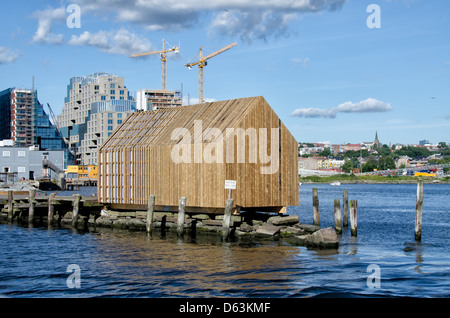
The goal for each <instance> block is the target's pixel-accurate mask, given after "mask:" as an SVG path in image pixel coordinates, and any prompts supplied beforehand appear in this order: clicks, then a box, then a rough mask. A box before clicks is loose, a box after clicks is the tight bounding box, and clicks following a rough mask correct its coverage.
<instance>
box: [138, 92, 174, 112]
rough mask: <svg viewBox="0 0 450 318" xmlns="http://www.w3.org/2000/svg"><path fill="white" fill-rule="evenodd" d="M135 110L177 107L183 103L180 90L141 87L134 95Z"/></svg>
mask: <svg viewBox="0 0 450 318" xmlns="http://www.w3.org/2000/svg"><path fill="white" fill-rule="evenodd" d="M136 103H137V105H136V108H137V110H143V111H147V110H156V109H161V108H170V107H177V106H181V105H182V104H183V100H182V96H181V91H164V90H148V89H141V90H138V91H137V96H136Z"/></svg>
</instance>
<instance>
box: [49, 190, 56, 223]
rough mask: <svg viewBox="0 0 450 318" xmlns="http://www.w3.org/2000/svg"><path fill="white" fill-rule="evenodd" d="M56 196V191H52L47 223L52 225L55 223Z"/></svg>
mask: <svg viewBox="0 0 450 318" xmlns="http://www.w3.org/2000/svg"><path fill="white" fill-rule="evenodd" d="M55 196H56V193H54V192H53V193H52V194H50V196H49V198H48V216H47V225H48V226H51V225H52V223H53V217H54V215H55V205H54V202H53V201H54V200H55Z"/></svg>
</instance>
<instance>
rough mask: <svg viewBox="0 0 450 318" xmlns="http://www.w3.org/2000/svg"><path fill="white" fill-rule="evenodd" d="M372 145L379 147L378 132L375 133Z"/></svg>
mask: <svg viewBox="0 0 450 318" xmlns="http://www.w3.org/2000/svg"><path fill="white" fill-rule="evenodd" d="M373 144H374V145H377V147H378V146H380V141H379V140H378V131H375V141H374V142H373Z"/></svg>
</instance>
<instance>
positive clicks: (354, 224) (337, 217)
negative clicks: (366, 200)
mask: <svg viewBox="0 0 450 318" xmlns="http://www.w3.org/2000/svg"><path fill="white" fill-rule="evenodd" d="M312 195H313V224H314V225H317V226H320V218H319V194H318V189H317V188H313V189H312ZM342 210H343V218H342V219H341V201H340V199H334V227H335V230H336V233H338V234H342V227H348V217H349V201H348V191H347V190H344V192H343V204H342ZM350 231H351V235H352V236H357V234H358V201H357V200H350Z"/></svg>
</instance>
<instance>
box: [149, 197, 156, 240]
mask: <svg viewBox="0 0 450 318" xmlns="http://www.w3.org/2000/svg"><path fill="white" fill-rule="evenodd" d="M154 210H155V196H154V195H150V196H149V197H148V208H147V233H150V232H151V231H152V224H153V212H154Z"/></svg>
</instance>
